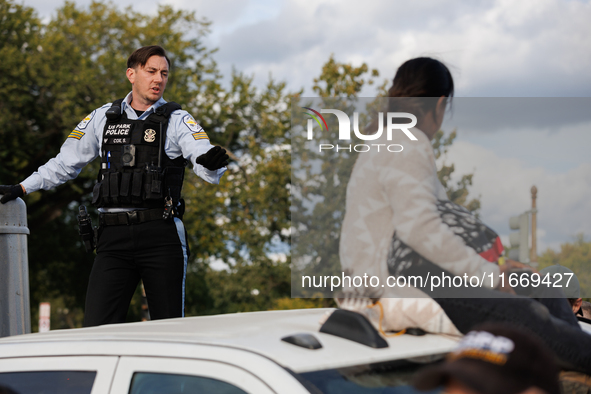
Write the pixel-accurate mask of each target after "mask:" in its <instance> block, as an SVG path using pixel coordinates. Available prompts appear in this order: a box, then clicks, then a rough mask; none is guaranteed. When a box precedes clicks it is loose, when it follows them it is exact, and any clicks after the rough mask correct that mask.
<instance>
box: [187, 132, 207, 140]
mask: <svg viewBox="0 0 591 394" xmlns="http://www.w3.org/2000/svg"><path fill="white" fill-rule="evenodd" d="M191 135H192V136H193V138H195V139H196V140H205V139H207V140H208V139H209V137H208V136H207V134H205V131H198V132H197V133H193V134H191Z"/></svg>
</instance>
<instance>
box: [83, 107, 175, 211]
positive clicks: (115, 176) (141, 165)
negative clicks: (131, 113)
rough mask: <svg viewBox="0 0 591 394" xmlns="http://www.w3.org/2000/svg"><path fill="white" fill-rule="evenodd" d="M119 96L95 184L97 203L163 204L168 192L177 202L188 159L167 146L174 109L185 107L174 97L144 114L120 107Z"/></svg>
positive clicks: (123, 205) (111, 112)
mask: <svg viewBox="0 0 591 394" xmlns="http://www.w3.org/2000/svg"><path fill="white" fill-rule="evenodd" d="M122 101H123V99H120V100H116V101H114V102H113V104H112V105H111V108H109V109H108V110H107V113H106V116H107V123H106V124H105V128H104V130H103V140H102V147H101V169H100V171H99V175H98V178H97V184H96V185H95V187H94V190H93V197H92V203H93V204H95V205H96V206H97V207H121V208H163V207H164V201H165V198H166V199H168V198H169V197H170V198H171V199H172V201H173V206H174V207H176V206H177V204H178V202H179V199H180V197H181V188H182V185H183V178H184V174H185V164H186V160H185V159H184V158H183V157H182V156H181V157H178V158H176V159H174V160H173V159H170V158H169V157H168V156H167V155H166V153H165V152H164V146H165V143H166V130H167V128H168V121H169V119H170V114H171V113H172V112H173V111H176V110H178V109H181V106H180V105H179V104H177V103H174V102H170V103H166V104H164V105H162V106H160V107H158V108H157V109H156V110H155V111H154V112H153V113H152V114H150V115H149V116H148V117H147V118H146V119H144V120H131V119H128V118H127V115H126V114H125V113H123V114H122V113H121V102H122Z"/></svg>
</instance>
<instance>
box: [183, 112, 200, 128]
mask: <svg viewBox="0 0 591 394" xmlns="http://www.w3.org/2000/svg"><path fill="white" fill-rule="evenodd" d="M183 123H184V124H185V125H186V126H187V127H188V128H189V130H191V131H193V132H197V131H199V129H201V126H199V125H198V124H197V122H195V119H193V117H192V116H191V115H185V116H184V117H183Z"/></svg>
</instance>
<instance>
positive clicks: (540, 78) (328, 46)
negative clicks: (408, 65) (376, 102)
mask: <svg viewBox="0 0 591 394" xmlns="http://www.w3.org/2000/svg"><path fill="white" fill-rule="evenodd" d="M17 1H18V0H17ZM20 2H21V3H23V4H25V5H27V6H31V7H33V8H35V9H36V10H37V12H38V14H39V15H40V16H41V17H42V18H44V19H46V20H47V19H48V18H50V17H51V16H52V15H54V14H55V12H56V11H55V10H56V9H57V8H58V7H60V6H61V5H63V2H62V1H61V0H21V1H20ZM75 2H76V3H77V4H78V5H79V6H80V7H85V6H88V4H90V1H88V0H77V1H75ZM117 4H118V5H119V6H120V7H126V6H131V7H132V8H134V9H135V10H137V11H141V12H144V13H155V12H156V10H157V7H158V4H169V5H172V6H173V7H174V8H175V9H180V10H187V11H195V12H196V15H197V16H199V17H205V18H207V19H208V20H210V21H211V22H212V25H211V33H210V34H209V35H208V36H207V37H206V39H205V43H206V45H207V46H208V47H210V48H219V51H218V52H217V53H216V54H215V55H214V57H215V59H216V61H217V62H218V65H219V67H220V70H221V71H222V73H223V74H224V75H230V72H231V70H232V68H235V69H236V70H239V71H242V72H244V73H246V74H247V75H252V76H254V82H255V84H257V85H258V86H263V85H264V84H265V82H266V81H268V79H269V77H270V76H272V77H273V78H274V79H277V80H281V81H285V82H286V83H287V87H288V90H290V91H297V90H299V89H301V88H304V96H313V92H312V91H311V89H310V88H311V84H312V79H313V78H314V77H316V76H318V75H319V73H320V70H321V67H322V65H323V64H324V63H325V62H326V61H327V60H328V58H329V56H330V55H331V54H334V57H335V59H336V60H337V61H340V62H351V63H353V64H354V65H360V64H361V63H363V62H365V63H367V64H368V66H369V67H370V68H376V69H378V70H379V72H380V78H382V79H388V80H391V79H392V78H393V76H394V73H395V71H396V68H397V67H398V66H399V65H400V64H401V63H402V62H403V61H405V60H407V59H409V58H412V57H417V56H431V57H435V58H437V59H439V60H441V61H443V62H444V63H445V64H446V65H448V66H449V68H450V70H451V72H452V75H453V77H454V81H455V87H456V90H455V93H456V96H457V97H579V98H582V97H590V96H591V23H589V21H591V1H590V0H520V1H514V0H496V1H495V0H493V1H479V0H464V1H459V0H421V1H410V0H400V1H388V0H384V1H378V0H369V1H366V2H363V5H361V3H360V2H359V1H349V0H318V1H303V0H283V1H281V0H277V1H271V0H218V1H205V0H163V1H160V2H158V1H154V0H143V1H141V3H140V2H139V1H129V0H118V1H117ZM139 4H141V8H140V6H139ZM373 94H374V90H373V88H372V87H367V88H365V89H364V90H363V95H364V96H371V95H373ZM587 102H588V101H587ZM583 111H584V110H583ZM540 114H541V113H540V112H539V111H538V112H537V114H535V115H533V116H534V118H535V117H537V116H539V115H540ZM450 115H452V116H448V118H447V119H448V120H446V123H444V130H446V127H447V128H448V130H451V128H452V127H457V132H458V138H457V140H456V142H455V143H454V145H453V147H452V149H451V150H450V152H449V153H448V156H447V158H446V160H448V161H449V162H453V163H454V164H455V165H456V169H457V171H456V173H457V174H463V173H472V172H473V173H474V174H475V175H474V185H473V188H472V195H474V196H480V197H481V201H482V210H481V217H482V219H483V221H484V222H485V223H487V224H489V225H491V227H493V228H495V229H496V230H497V231H498V232H499V233H500V234H501V235H502V237H503V238H504V239H507V237H508V234H509V228H508V224H507V222H508V217H509V216H512V215H516V214H519V213H521V212H523V211H525V210H527V209H529V208H530V205H531V200H530V192H529V190H530V188H531V186H532V185H534V184H535V185H536V186H537V188H538V190H539V192H538V197H539V198H538V209H539V212H538V224H539V226H538V251H543V250H545V249H546V248H548V247H550V248H553V249H558V248H559V245H560V244H561V243H564V242H571V241H572V240H573V239H574V236H575V235H576V234H577V233H580V232H584V233H585V234H586V236H587V239H589V238H590V237H591V204H589V203H588V202H587V201H586V200H585V198H586V196H591V160H590V159H589V157H590V156H591V155H589V154H587V151H588V149H589V148H588V147H590V146H591V129H590V128H591V123H589V122H587V123H585V122H579V123H577V124H576V125H575V126H572V127H569V126H564V127H563V126H560V125H555V126H553V128H552V127H550V126H548V127H540V125H539V124H535V123H533V124H530V125H529V126H525V125H523V127H511V125H509V126H507V125H505V126H503V127H501V126H494V125H498V123H495V122H486V119H483V118H480V120H479V122H476V123H472V124H462V125H454V123H453V119H454V117H453V113H452V114H450ZM546 115H547V114H546ZM571 115H572V113H566V115H565V116H571ZM457 118H458V119H459V118H461V117H457ZM565 123H569V122H565ZM487 124H488V125H489V127H487ZM492 124H494V125H492ZM491 179H494V180H495V181H494V182H492V181H491ZM499 179H502V182H501V181H499Z"/></svg>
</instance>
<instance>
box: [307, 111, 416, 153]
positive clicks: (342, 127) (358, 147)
mask: <svg viewBox="0 0 591 394" xmlns="http://www.w3.org/2000/svg"><path fill="white" fill-rule="evenodd" d="M302 108H304V109H307V110H309V111H311V112H312V113H310V112H305V113H306V115H308V116H310V119H308V129H307V139H308V140H313V139H314V121H316V123H317V124H318V126H319V127H320V130H325V131H327V132H328V124H327V123H326V119H324V117H323V116H322V114H333V115H336V117H337V121H338V122H339V138H338V139H339V140H344V141H350V140H351V119H350V118H349V116H348V115H347V114H346V113H345V112H343V111H341V110H338V109H328V108H323V109H321V110H320V112H318V111H316V110H314V109H312V108H309V107H302ZM384 118H386V139H387V140H388V141H392V135H393V132H394V130H400V131H402V132H403V133H404V134H405V135H406V136H407V137H408V138H409V139H410V140H411V141H417V137H415V136H414V135H413V134H412V133H411V131H410V130H409V129H411V128H413V127H415V126H416V124H417V117H416V116H414V115H413V114H411V113H408V112H387V113H386V116H385V117H384V113H383V112H379V113H378V129H377V131H376V132H375V133H374V134H363V133H361V131H359V112H353V133H354V134H355V136H356V137H357V138H359V139H360V140H363V141H375V140H377V139H379V138H381V137H382V134H383V133H384ZM401 118H406V119H409V120H410V123H395V119H396V122H398V121H400V119H401ZM380 147H385V149H386V150H387V151H388V152H402V150H403V149H404V147H403V146H402V145H400V144H388V145H386V144H355V145H352V144H349V145H348V146H347V145H345V146H340V145H338V144H337V145H336V146H335V145H333V144H318V151H319V152H322V151H323V150H336V151H337V152H339V151H341V150H346V151H349V152H352V151H355V152H360V153H363V152H369V151H370V150H372V149H375V150H377V151H378V152H379V151H380Z"/></svg>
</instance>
